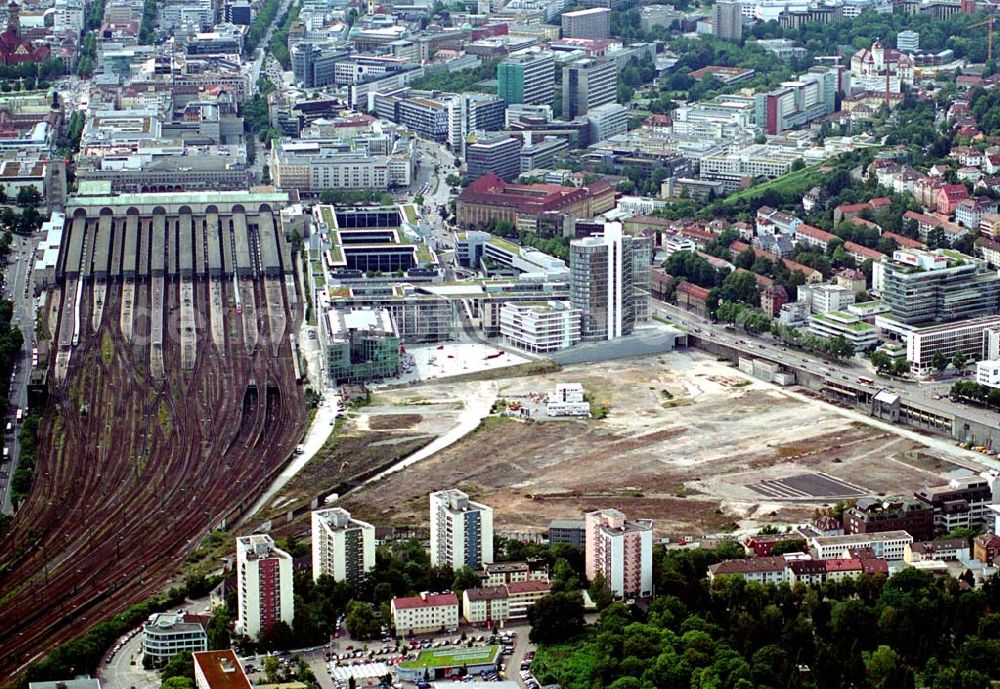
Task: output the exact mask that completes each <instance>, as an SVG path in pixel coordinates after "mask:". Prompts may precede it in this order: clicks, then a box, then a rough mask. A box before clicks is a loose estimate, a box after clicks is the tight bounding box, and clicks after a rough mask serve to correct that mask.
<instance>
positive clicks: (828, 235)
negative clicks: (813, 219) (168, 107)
mask: <svg viewBox="0 0 1000 689" xmlns="http://www.w3.org/2000/svg"><path fill="white" fill-rule="evenodd" d="M799 232H801V233H802V234H804V235H805V236H807V237H812V238H814V239H819V240H821V241H824V242H829V241H831V240H833V239H836V238H837V235H835V234H833V233H832V232H827V231H826V230H821V229H819V228H818V227H813V226H812V225H805V224H803V225H799V226H798V227H797V228H795V233H796V234H798V233H799Z"/></svg>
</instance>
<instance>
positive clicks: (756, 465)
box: [345, 351, 976, 535]
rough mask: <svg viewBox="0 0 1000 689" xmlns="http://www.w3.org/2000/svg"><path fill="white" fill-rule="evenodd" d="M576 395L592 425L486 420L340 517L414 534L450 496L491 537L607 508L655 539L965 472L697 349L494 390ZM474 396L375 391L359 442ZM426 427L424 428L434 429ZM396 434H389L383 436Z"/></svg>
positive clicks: (432, 419) (881, 428)
mask: <svg viewBox="0 0 1000 689" xmlns="http://www.w3.org/2000/svg"><path fill="white" fill-rule="evenodd" d="M558 382H579V383H582V384H583V386H584V388H585V389H586V391H587V392H588V393H589V395H590V396H591V399H592V400H593V401H594V402H595V403H597V404H599V405H602V406H606V407H607V408H608V410H609V413H608V416H607V418H605V419H600V420H597V419H587V420H568V419H552V420H545V421H531V420H521V419H513V418H500V417H495V416H494V417H489V418H488V419H487V420H486V422H484V423H483V424H482V425H481V426H480V428H479V429H478V430H476V431H474V432H472V433H470V434H469V435H467V436H465V437H464V438H463V439H461V440H460V441H458V442H457V443H455V444H454V445H451V446H450V447H448V448H446V449H444V450H442V451H440V452H438V453H436V454H435V455H434V456H432V457H430V458H428V459H424V460H421V461H419V462H417V463H414V464H413V465H412V466H410V467H408V468H407V469H406V471H404V472H400V473H395V474H391V475H387V476H386V477H384V478H383V479H382V480H380V481H378V482H375V483H371V484H369V485H366V486H364V487H362V488H361V489H359V490H358V491H356V492H354V493H352V494H351V495H349V496H348V497H347V499H346V500H345V506H346V507H347V508H348V509H350V510H351V511H352V513H354V514H356V515H357V516H358V518H360V519H366V520H369V521H374V522H375V523H377V524H400V525H403V524H412V523H423V522H426V519H427V509H428V508H427V493H429V492H430V491H433V490H440V489H442V488H448V487H459V488H462V489H463V490H466V491H468V492H469V493H471V494H473V495H475V496H476V498H477V499H480V500H482V501H483V502H486V503H487V504H489V505H491V506H492V507H493V508H494V513H495V520H496V524H497V529H499V530H504V531H544V530H545V529H546V528H547V527H548V524H549V521H550V520H552V519H574V518H581V517H582V515H583V513H584V512H586V511H589V510H594V509H600V508H604V507H616V508H618V509H621V510H623V511H625V512H626V513H627V514H629V515H630V516H635V517H637V518H639V517H642V518H650V519H653V520H655V526H656V529H657V531H659V532H662V533H665V534H674V535H680V534H693V533H712V532H716V531H719V530H727V529H736V528H739V527H752V526H754V525H761V524H766V523H769V522H795V521H800V520H805V519H808V518H810V517H811V516H812V514H813V512H814V511H815V510H816V509H817V508H819V507H822V506H824V505H832V504H833V503H834V502H836V501H837V500H841V499H850V498H855V497H858V496H859V495H871V494H878V493H885V494H902V495H909V494H912V492H913V490H914V489H916V488H919V487H921V486H923V485H938V484H941V483H944V481H943V480H942V479H941V477H940V474H941V473H942V472H945V471H949V470H951V469H955V468H958V467H959V466H965V467H975V466H976V465H975V464H974V463H973V462H972V461H971V460H972V458H971V457H970V458H965V457H963V456H962V455H963V453H962V451H960V450H959V449H958V448H955V447H953V446H950V447H949V444H948V443H947V442H946V441H935V440H934V439H930V438H928V439H924V438H921V437H919V436H917V435H916V434H914V433H907V432H905V431H897V430H896V429H893V428H891V427H889V426H886V425H883V424H879V423H877V422H873V421H871V420H869V419H866V418H865V417H863V416H861V415H859V414H857V413H856V412H852V411H849V410H846V409H838V408H836V407H834V406H831V405H830V404H827V403H825V402H822V401H819V400H815V399H810V398H808V397H805V396H803V395H802V394H801V393H797V392H793V391H788V390H783V389H780V388H777V387H775V386H772V385H770V384H767V383H763V382H760V381H758V380H756V379H753V378H750V377H748V376H746V375H744V374H742V373H740V372H739V371H738V370H737V369H735V368H733V367H732V366H730V365H729V364H727V363H722V362H718V361H716V360H715V359H714V358H712V357H709V356H707V355H704V354H701V353H699V352H696V351H691V352H672V353H669V354H663V355H660V356H657V357H649V358H643V359H630V360H620V361H612V362H604V363H596V364H586V365H575V366H569V367H566V368H564V369H562V370H561V371H559V372H558V373H554V374H547V375H544V376H529V377H522V378H509V379H502V380H497V381H496V390H495V395H496V396H497V398H498V399H503V400H505V401H506V402H507V403H508V404H510V403H512V402H518V401H522V402H527V401H529V400H530V399H531V398H532V396H535V398H536V399H537V396H538V395H540V394H544V393H547V392H551V391H552V390H553V389H554V387H555V385H556V383H558ZM481 386H482V384H480V383H458V384H451V385H431V386H423V387H420V388H408V389H405V390H393V391H385V392H381V393H379V394H378V395H376V396H375V397H374V399H373V400H372V406H371V407H370V408H367V409H363V410H361V412H360V414H359V416H358V418H357V419H355V420H353V421H352V423H353V424H355V426H356V427H358V428H373V429H374V428H380V427H382V428H386V427H394V428H405V429H406V430H407V431H409V432H421V431H423V432H440V431H441V427H442V426H443V425H447V424H446V422H445V419H446V417H447V415H448V414H449V413H451V414H453V415H454V417H455V419H457V418H458V416H459V415H460V413H461V412H460V411H451V412H449V411H448V410H449V409H450V408H452V407H455V408H457V409H461V408H462V406H463V400H464V399H467V398H469V397H470V396H472V395H473V394H476V393H477V391H480V390H481V389H482V388H481ZM432 429H434V430H432ZM396 432H399V431H396Z"/></svg>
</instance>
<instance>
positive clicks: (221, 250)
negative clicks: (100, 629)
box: [0, 192, 305, 677]
mask: <svg viewBox="0 0 1000 689" xmlns="http://www.w3.org/2000/svg"><path fill="white" fill-rule="evenodd" d="M287 203H288V199H287V196H286V195H285V194H281V193H275V192H265V193H259V192H220V193H212V194H198V193H175V194H143V195H138V194H135V195H130V194H125V195H119V196H107V197H85V196H81V197H77V198H72V199H70V200H69V202H68V203H67V211H66V222H65V226H64V228H63V235H62V241H61V248H60V252H59V261H58V265H57V266H56V274H55V284H53V285H52V286H51V287H50V289H49V291H48V294H47V307H46V311H45V319H44V320H45V325H44V327H45V328H46V329H47V334H48V336H49V337H50V341H51V342H52V343H53V344H52V346H51V353H52V354H51V360H50V362H49V408H48V409H47V411H46V415H45V419H44V422H43V424H42V430H41V438H40V443H39V453H38V463H37V467H36V472H35V482H34V485H33V487H32V491H31V493H30V496H29V498H28V499H27V501H26V502H25V504H24V505H22V506H21V508H20V510H19V511H18V512H17V514H16V516H15V520H14V522H13V525H12V527H11V532H10V534H9V536H8V538H9V540H8V542H9V543H11V544H12V547H11V548H10V549H9V550H8V552H7V553H6V555H5V557H4V564H5V565H6V567H5V569H4V570H3V572H2V574H0V590H3V591H5V592H6V594H5V596H4V597H3V599H2V602H0V676H5V677H7V676H12V675H14V674H15V673H16V672H18V671H20V670H21V669H23V667H24V665H25V663H27V662H28V661H30V660H32V659H34V658H36V657H38V656H39V655H41V654H42V653H43V652H45V651H47V650H48V649H49V648H51V646H52V645H54V644H55V643H58V642H61V641H65V640H67V639H69V638H71V637H74V636H77V635H79V634H80V633H81V632H82V631H84V629H85V628H87V627H89V626H91V625H93V624H96V623H97V622H100V621H101V620H103V619H105V618H107V617H108V616H110V615H111V614H112V613H115V612H118V611H120V610H122V609H123V608H125V607H126V606H127V605H129V604H131V603H135V602H138V601H141V600H143V599H145V598H146V597H148V596H149V595H150V594H152V593H154V592H156V591H158V590H160V588H161V587H162V586H163V584H164V583H165V582H166V581H167V579H168V578H169V577H170V575H172V574H173V572H174V571H175V569H176V568H177V566H178V565H179V564H180V562H181V561H182V560H183V558H184V557H185V555H186V554H187V553H188V552H189V551H190V550H191V549H192V548H193V547H194V546H195V545H196V544H197V542H198V540H200V538H201V536H202V535H204V533H205V532H206V530H207V529H209V528H212V527H215V526H217V525H219V524H220V523H221V522H223V521H225V520H229V519H232V518H234V517H235V516H236V515H239V514H240V513H241V512H242V511H243V510H245V509H246V508H247V506H248V505H249V504H251V503H252V501H253V500H254V499H255V497H256V496H257V495H258V494H259V493H260V491H261V490H262V489H263V487H264V485H265V483H266V481H267V479H268V478H269V477H270V476H271V475H272V474H273V473H274V472H275V470H276V469H277V468H278V467H279V466H280V465H281V464H282V463H283V462H284V461H285V460H286V459H287V458H288V456H289V455H290V454H291V453H292V451H293V449H294V447H295V445H296V443H298V442H299V440H300V438H301V437H302V434H303V429H304V424H305V415H304V406H303V401H302V388H301V385H300V382H299V380H298V379H299V372H298V371H299V369H298V362H297V357H296V353H295V338H294V333H295V332H296V331H297V329H298V327H299V324H300V323H301V321H302V318H303V306H304V304H303V299H302V298H301V296H300V287H299V283H298V279H297V276H296V271H295V268H294V263H293V255H292V250H291V247H290V245H289V242H288V240H287V236H286V228H284V227H282V218H281V216H280V214H279V211H280V210H281V209H282V208H283V207H284V206H285V205H286V204H287Z"/></svg>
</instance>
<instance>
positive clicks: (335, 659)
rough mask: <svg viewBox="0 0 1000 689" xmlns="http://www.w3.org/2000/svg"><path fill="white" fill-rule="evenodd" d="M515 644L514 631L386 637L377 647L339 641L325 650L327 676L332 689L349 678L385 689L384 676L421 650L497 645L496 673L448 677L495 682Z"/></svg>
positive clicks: (347, 682) (501, 676)
mask: <svg viewBox="0 0 1000 689" xmlns="http://www.w3.org/2000/svg"><path fill="white" fill-rule="evenodd" d="M517 641H518V633H517V632H514V631H503V632H499V633H498V634H496V635H495V636H494V635H492V634H490V633H487V632H484V633H481V634H476V633H472V632H469V633H466V634H465V638H463V637H462V635H454V634H451V635H448V636H444V637H440V636H438V637H423V638H419V639H416V638H415V639H409V640H403V641H397V640H395V639H393V638H391V637H386V638H384V639H383V640H382V642H381V644H379V645H375V644H374V643H372V642H368V644H364V642H357V641H351V642H345V641H341V642H340V644H334V648H332V649H329V650H327V651H326V653H325V654H324V658H325V665H326V672H327V675H328V676H329V677H330V679H331V681H332V682H333V686H334V687H335V689H348V688H349V686H350V680H351V678H353V679H354V683H355V686H359V687H364V686H371V687H374V686H378V687H381V688H382V689H388V686H389V685H387V684H385V682H384V679H385V677H386V676H387V675H390V674H393V672H394V670H395V668H396V666H398V665H399V664H400V663H402V662H405V661H413V660H416V659H417V657H418V656H419V655H420V653H421V652H422V651H428V650H433V649H442V650H444V649H448V648H460V647H463V646H464V647H470V648H477V647H484V646H489V645H497V646H500V647H501V652H500V659H501V660H500V665H499V667H498V668H497V671H496V672H487V673H485V674H483V675H474V676H473V675H468V676H465V677H459V676H457V675H456V676H451V677H449V678H448V679H453V680H461V681H466V682H471V681H473V680H475V681H487V682H497V681H500V680H501V679H504V678H505V676H506V672H505V671H506V670H507V661H508V659H509V658H510V657H511V655H512V654H514V653H515V650H516V647H517ZM341 644H344V645H342V646H341ZM336 646H340V647H341V648H342V650H337V649H336ZM422 684H424V683H423V682H421V683H420V684H418V687H419V686H420V685H422ZM397 686H398V685H397ZM428 686H429V685H428ZM424 689H426V687H424Z"/></svg>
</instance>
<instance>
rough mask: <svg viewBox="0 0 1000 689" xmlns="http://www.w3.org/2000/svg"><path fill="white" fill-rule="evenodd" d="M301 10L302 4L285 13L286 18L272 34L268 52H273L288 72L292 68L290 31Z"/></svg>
mask: <svg viewBox="0 0 1000 689" xmlns="http://www.w3.org/2000/svg"><path fill="white" fill-rule="evenodd" d="M300 9H302V5H301V4H299V3H295V4H294V5H292V7H291V8H290V9H289V10H288V12H286V13H285V16H284V17H282V18H281V21H280V22H279V23H278V26H277V28H275V30H274V33H273V34H271V42H270V43H269V44H268V50H269V51H270V52H271V55H274V59H275V60H277V61H278V62H279V63H280V64H281V68H282V69H284V70H286V71H287V70H290V69H291V68H292V56H291V54H290V53H289V52H288V30H289V29H290V28H292V24H294V23H295V22H296V21H297V20H298V18H299V10H300Z"/></svg>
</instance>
